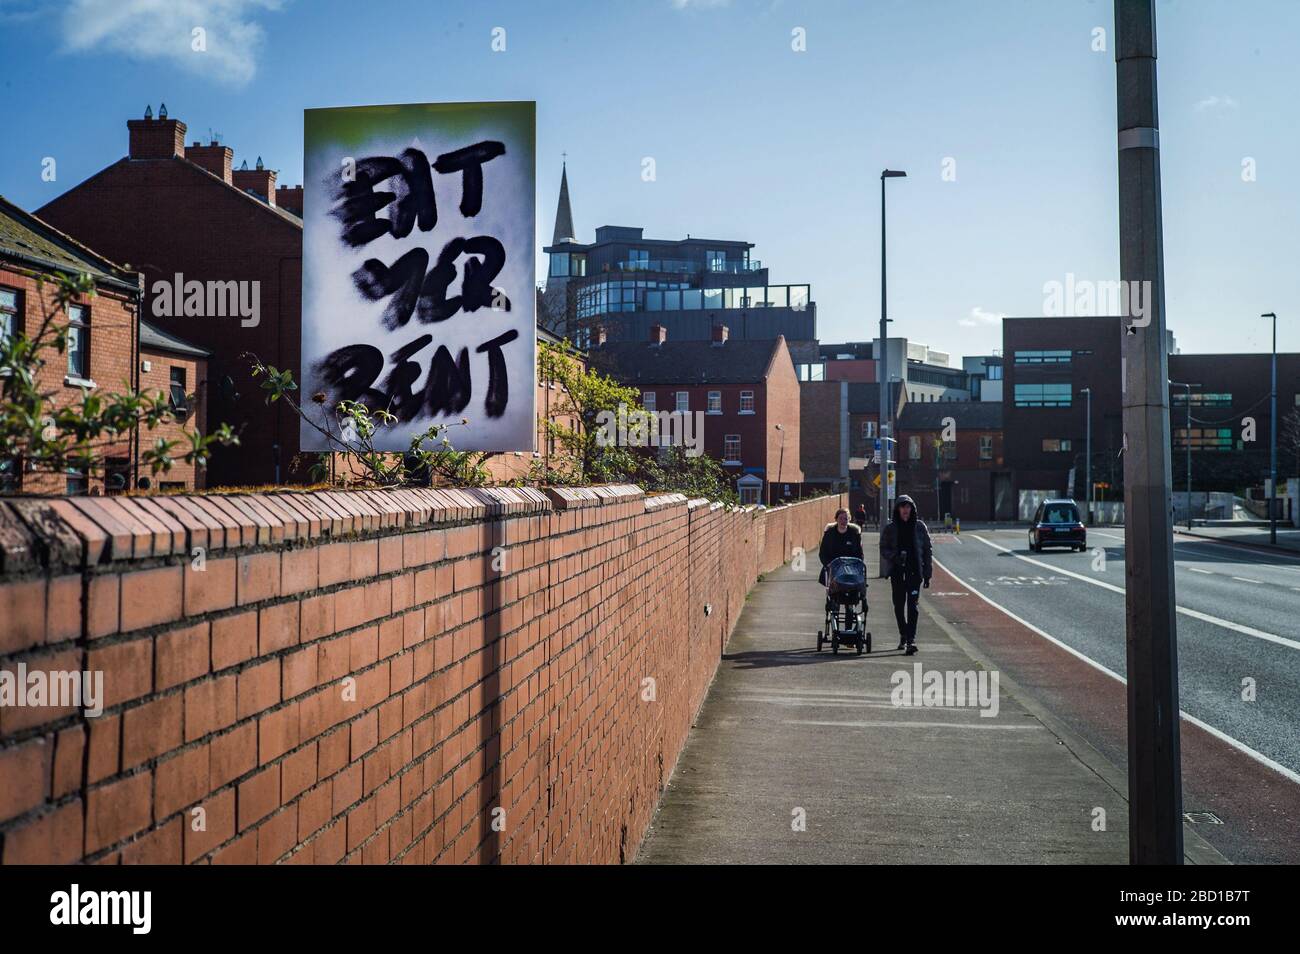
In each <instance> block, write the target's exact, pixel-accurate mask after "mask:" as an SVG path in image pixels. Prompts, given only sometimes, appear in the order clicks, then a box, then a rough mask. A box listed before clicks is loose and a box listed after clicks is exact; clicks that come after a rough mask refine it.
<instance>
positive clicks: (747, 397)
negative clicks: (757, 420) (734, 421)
mask: <svg viewBox="0 0 1300 954" xmlns="http://www.w3.org/2000/svg"><path fill="white" fill-rule="evenodd" d="M740 413H741V414H753V413H754V392H753V391H741V392H740Z"/></svg>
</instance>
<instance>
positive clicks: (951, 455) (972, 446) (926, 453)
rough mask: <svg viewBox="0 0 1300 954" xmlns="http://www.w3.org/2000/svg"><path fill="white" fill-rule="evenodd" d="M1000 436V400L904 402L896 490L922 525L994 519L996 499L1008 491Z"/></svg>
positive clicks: (1009, 479)
mask: <svg viewBox="0 0 1300 954" xmlns="http://www.w3.org/2000/svg"><path fill="white" fill-rule="evenodd" d="M1002 436H1003V428H1002V404H1001V403H1000V402H996V401H933V402H921V401H917V402H912V403H909V404H907V405H906V406H905V407H904V408H903V410H902V412H901V413H900V414H899V417H898V451H897V454H896V455H895V456H896V459H897V464H896V465H895V470H896V473H897V477H896V480H897V483H898V492H899V493H900V494H909V495H910V496H911V497H912V498H913V499H914V500H915V501H916V505H917V507H918V508H919V510H920V512H921V517H922V519H924V520H926V521H935V520H942V519H943V517H944V515H946V514H952V515H953V516H954V517H958V518H960V519H963V520H980V521H984V520H992V519H994V516H995V511H996V498H997V496H998V495H999V494H1004V495H1009V494H1010V492H1011V469H1010V467H1008V466H1007V465H1006V461H1005V459H1004V456H1003V442H1002ZM948 438H952V439H951V440H949V439H948Z"/></svg>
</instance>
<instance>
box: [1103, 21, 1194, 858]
mask: <svg viewBox="0 0 1300 954" xmlns="http://www.w3.org/2000/svg"><path fill="white" fill-rule="evenodd" d="M1115 77H1116V84H1115V85H1116V91H1117V97H1116V99H1117V104H1116V105H1117V110H1116V113H1117V119H1118V123H1117V125H1118V130H1119V137H1118V140H1119V141H1118V147H1119V148H1118V152H1119V157H1118V158H1119V163H1118V164H1119V240H1120V279H1121V283H1122V286H1123V287H1124V288H1125V289H1127V290H1128V292H1129V294H1128V296H1127V302H1128V305H1129V308H1128V311H1129V314H1128V315H1126V316H1124V319H1123V321H1122V325H1123V327H1122V328H1121V331H1120V335H1121V338H1122V352H1121V353H1122V355H1123V367H1122V368H1121V381H1122V382H1123V406H1124V518H1125V540H1126V544H1125V546H1126V550H1127V554H1128V556H1127V559H1126V560H1125V561H1124V582H1125V596H1124V602H1125V631H1126V642H1127V649H1128V795H1129V861H1130V862H1131V863H1133V864H1181V863H1182V861H1183V794H1182V777H1181V775H1182V765H1181V754H1180V750H1179V711H1178V643H1177V620H1176V617H1175V615H1174V613H1175V606H1176V601H1175V593H1174V563H1173V526H1172V507H1171V493H1172V491H1171V489H1170V487H1171V483H1172V479H1171V474H1170V447H1169V384H1168V382H1169V365H1168V356H1167V354H1166V349H1165V309H1164V239H1163V235H1162V224H1161V213H1160V143H1159V137H1160V134H1159V131H1158V129H1159V119H1158V108H1157V88H1156V41H1155V0H1115ZM1139 290H1140V295H1141V297H1140V298H1139V297H1138V294H1139ZM1139 301H1140V302H1143V303H1144V307H1142V308H1139V307H1138V303H1139Z"/></svg>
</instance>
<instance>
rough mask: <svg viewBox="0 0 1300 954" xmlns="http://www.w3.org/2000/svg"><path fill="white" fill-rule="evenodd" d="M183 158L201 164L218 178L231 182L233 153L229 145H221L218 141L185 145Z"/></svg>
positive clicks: (197, 164)
mask: <svg viewBox="0 0 1300 954" xmlns="http://www.w3.org/2000/svg"><path fill="white" fill-rule="evenodd" d="M185 158H186V159H188V160H189V161H190V162H192V163H194V164H195V165H196V166H202V167H203V168H204V169H207V170H208V172H210V173H212V174H213V175H214V176H216V177H217V178H218V179H221V180H222V181H224V182H231V172H230V168H231V163H232V162H233V161H234V158H235V153H234V150H232V149H231V148H230V147H229V146H223V145H221V143H219V142H215V141H214V142H211V143H209V144H208V145H206V146H204V145H201V144H199V143H197V142H196V143H194V144H193V145H190V146H186V147H185Z"/></svg>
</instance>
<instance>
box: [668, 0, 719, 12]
mask: <svg viewBox="0 0 1300 954" xmlns="http://www.w3.org/2000/svg"><path fill="white" fill-rule="evenodd" d="M729 3H731V0H673V6H674V7H675V8H676V9H678V10H686V9H688V8H690V7H694V8H695V9H697V10H700V9H703V8H705V7H725V6H727V5H728V4H729Z"/></svg>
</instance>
